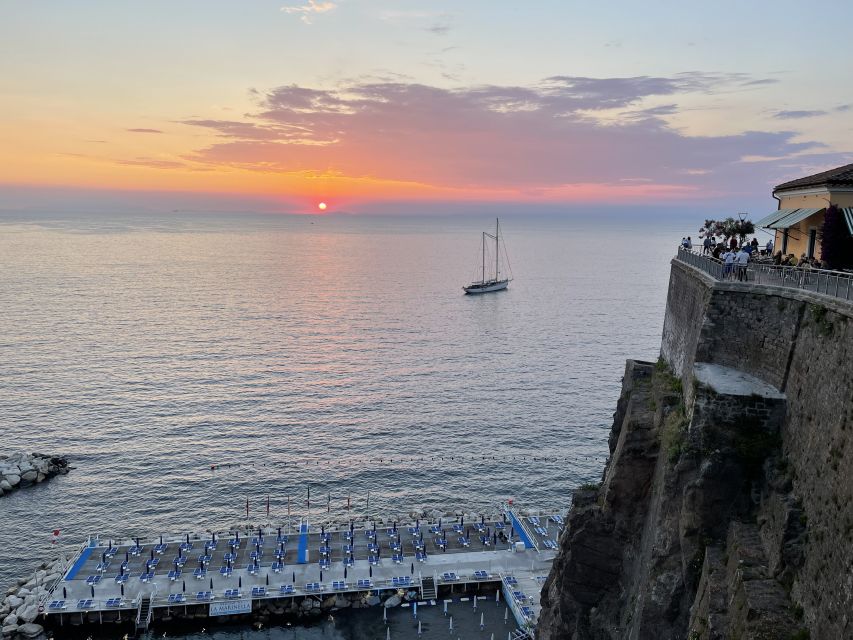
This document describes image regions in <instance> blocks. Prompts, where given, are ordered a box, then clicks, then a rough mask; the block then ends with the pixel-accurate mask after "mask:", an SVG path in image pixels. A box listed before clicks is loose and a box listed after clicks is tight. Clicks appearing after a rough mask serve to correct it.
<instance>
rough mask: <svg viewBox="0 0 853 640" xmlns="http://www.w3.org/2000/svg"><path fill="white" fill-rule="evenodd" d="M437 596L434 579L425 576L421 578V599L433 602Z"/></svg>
mask: <svg viewBox="0 0 853 640" xmlns="http://www.w3.org/2000/svg"><path fill="white" fill-rule="evenodd" d="M437 596H438V591H437V590H436V588H435V578H433V577H432V576H426V577H422V578H421V599H422V600H435V599H436V597H437Z"/></svg>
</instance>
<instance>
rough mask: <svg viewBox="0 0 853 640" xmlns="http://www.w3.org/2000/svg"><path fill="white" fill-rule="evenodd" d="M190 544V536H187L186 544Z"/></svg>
mask: <svg viewBox="0 0 853 640" xmlns="http://www.w3.org/2000/svg"><path fill="white" fill-rule="evenodd" d="M189 543H190V534H187V544H189Z"/></svg>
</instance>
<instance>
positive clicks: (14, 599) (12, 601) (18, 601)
mask: <svg viewBox="0 0 853 640" xmlns="http://www.w3.org/2000/svg"><path fill="white" fill-rule="evenodd" d="M6 604H8V605H9V608H10V609H17V608H18V607H20V606H21V605H22V604H24V599H23V598H19V597H18V596H9V597H8V598H6Z"/></svg>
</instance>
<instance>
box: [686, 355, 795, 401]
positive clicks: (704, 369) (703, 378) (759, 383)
mask: <svg viewBox="0 0 853 640" xmlns="http://www.w3.org/2000/svg"><path fill="white" fill-rule="evenodd" d="M693 375H694V376H695V378H696V380H697V381H698V382H700V383H701V384H704V385H707V386H708V387H710V388H711V389H713V390H714V391H715V392H717V393H720V394H725V395H730V396H753V395H755V396H761V397H762V398H768V399H771V400H784V399H785V394H784V393H782V392H780V391H779V390H778V389H776V387H774V386H773V385H771V384H768V383H766V382H764V381H763V380H759V379H758V378H756V377H755V376H751V375H749V374H748V373H744V372H743V371H739V370H737V369H732V368H731V367H724V366H722V365H719V364H710V363H707V362H697V363H696V364H695V365H694V366H693Z"/></svg>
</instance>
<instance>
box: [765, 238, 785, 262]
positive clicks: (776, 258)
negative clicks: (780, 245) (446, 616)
mask: <svg viewBox="0 0 853 640" xmlns="http://www.w3.org/2000/svg"><path fill="white" fill-rule="evenodd" d="M768 244H769V245H770V246H771V247H772V245H773V243H772V242H769V243H768ZM773 264H777V265H781V264H782V252H781V251H777V252H776V255H774V256H773Z"/></svg>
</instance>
